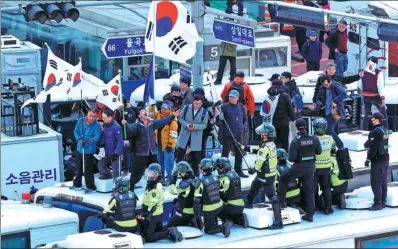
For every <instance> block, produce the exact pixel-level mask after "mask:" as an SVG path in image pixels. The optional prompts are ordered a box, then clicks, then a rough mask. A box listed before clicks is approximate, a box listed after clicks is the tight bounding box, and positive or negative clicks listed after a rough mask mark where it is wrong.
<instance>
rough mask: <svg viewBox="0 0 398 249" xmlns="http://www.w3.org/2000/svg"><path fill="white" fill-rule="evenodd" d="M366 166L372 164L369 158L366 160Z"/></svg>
mask: <svg viewBox="0 0 398 249" xmlns="http://www.w3.org/2000/svg"><path fill="white" fill-rule="evenodd" d="M365 166H366V167H369V166H370V160H369V159H366V161H365Z"/></svg>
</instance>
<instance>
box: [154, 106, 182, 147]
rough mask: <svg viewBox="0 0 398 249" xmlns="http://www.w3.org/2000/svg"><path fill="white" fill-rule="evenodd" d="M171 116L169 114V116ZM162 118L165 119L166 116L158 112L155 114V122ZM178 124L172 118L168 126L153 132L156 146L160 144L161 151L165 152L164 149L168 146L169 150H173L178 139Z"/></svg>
mask: <svg viewBox="0 0 398 249" xmlns="http://www.w3.org/2000/svg"><path fill="white" fill-rule="evenodd" d="M170 115H171V114H170ZM164 117H167V116H166V115H163V114H162V113H160V111H158V112H157V113H156V117H155V119H156V120H160V119H162V118H164ZM177 129H178V123H177V119H176V118H174V119H173V120H172V121H171V123H170V124H166V125H165V126H164V127H163V128H161V129H158V130H155V141H156V143H157V144H159V143H161V145H162V150H163V151H165V150H166V147H167V146H169V147H171V148H173V149H174V148H175V147H176V145H177V137H178V132H177ZM158 132H160V141H159V137H158V136H159V135H158Z"/></svg>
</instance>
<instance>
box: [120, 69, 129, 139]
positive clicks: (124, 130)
mask: <svg viewBox="0 0 398 249" xmlns="http://www.w3.org/2000/svg"><path fill="white" fill-rule="evenodd" d="M118 73H119V79H120V82H119V88H120V96H122V97H121V100H122V119H125V116H124V101H123V98H125V96H123V89H122V70H120V69H119V70H118ZM126 139H127V133H126V125H125V124H124V125H123V140H126Z"/></svg>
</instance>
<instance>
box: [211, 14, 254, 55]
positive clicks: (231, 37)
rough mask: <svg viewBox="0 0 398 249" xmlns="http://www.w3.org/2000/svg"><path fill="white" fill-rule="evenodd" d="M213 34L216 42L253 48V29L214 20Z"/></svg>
mask: <svg viewBox="0 0 398 249" xmlns="http://www.w3.org/2000/svg"><path fill="white" fill-rule="evenodd" d="M213 34H214V37H215V38H216V39H217V40H221V41H224V42H228V43H232V44H236V45H242V46H246V47H250V48H254V47H255V36H254V29H253V28H252V27H249V26H242V25H239V24H236V23H230V22H226V21H221V20H217V19H214V22H213Z"/></svg>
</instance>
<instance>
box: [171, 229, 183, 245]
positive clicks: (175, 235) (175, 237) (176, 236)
mask: <svg viewBox="0 0 398 249" xmlns="http://www.w3.org/2000/svg"><path fill="white" fill-rule="evenodd" d="M169 239H170V240H171V241H173V242H180V241H182V239H183V237H182V234H181V233H180V232H179V231H178V230H177V228H176V227H170V228H169Z"/></svg>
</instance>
